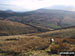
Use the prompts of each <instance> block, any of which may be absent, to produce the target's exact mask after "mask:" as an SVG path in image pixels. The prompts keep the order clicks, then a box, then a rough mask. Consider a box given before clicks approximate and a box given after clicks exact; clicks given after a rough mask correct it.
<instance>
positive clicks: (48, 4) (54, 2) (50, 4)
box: [0, 0, 75, 11]
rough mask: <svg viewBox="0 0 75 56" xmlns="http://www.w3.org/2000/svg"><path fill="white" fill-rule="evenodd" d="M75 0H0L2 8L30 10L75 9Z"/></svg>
mask: <svg viewBox="0 0 75 56" xmlns="http://www.w3.org/2000/svg"><path fill="white" fill-rule="evenodd" d="M74 7H75V0H0V10H14V11H30V10H36V9H40V8H48V9H62V10H72V11H75V8H74Z"/></svg>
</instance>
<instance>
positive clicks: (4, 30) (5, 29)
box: [0, 20, 49, 36]
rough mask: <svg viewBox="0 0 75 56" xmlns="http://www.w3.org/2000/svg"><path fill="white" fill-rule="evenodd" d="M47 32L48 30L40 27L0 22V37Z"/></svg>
mask: <svg viewBox="0 0 75 56" xmlns="http://www.w3.org/2000/svg"><path fill="white" fill-rule="evenodd" d="M44 31H49V29H45V28H43V27H42V28H41V27H36V28H35V27H33V26H30V25H26V24H22V23H17V22H12V21H6V20H0V36H4V35H15V34H29V33H35V32H44Z"/></svg>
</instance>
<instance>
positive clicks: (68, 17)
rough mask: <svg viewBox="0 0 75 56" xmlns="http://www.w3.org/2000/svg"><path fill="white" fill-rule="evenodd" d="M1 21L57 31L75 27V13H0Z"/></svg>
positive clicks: (42, 11)
mask: <svg viewBox="0 0 75 56" xmlns="http://www.w3.org/2000/svg"><path fill="white" fill-rule="evenodd" d="M0 19H1V20H10V21H16V22H20V23H23V24H33V25H37V26H42V27H48V28H53V29H57V28H62V27H70V26H74V25H75V12H72V11H63V10H49V9H39V10H35V11H29V12H7V11H0Z"/></svg>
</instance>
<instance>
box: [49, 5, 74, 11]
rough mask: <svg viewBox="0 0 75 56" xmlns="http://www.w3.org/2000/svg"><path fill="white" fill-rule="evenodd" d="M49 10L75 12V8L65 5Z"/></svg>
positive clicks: (52, 7)
mask: <svg viewBox="0 0 75 56" xmlns="http://www.w3.org/2000/svg"><path fill="white" fill-rule="evenodd" d="M48 9H57V10H68V11H74V10H75V8H74V6H64V5H55V6H51V7H48Z"/></svg>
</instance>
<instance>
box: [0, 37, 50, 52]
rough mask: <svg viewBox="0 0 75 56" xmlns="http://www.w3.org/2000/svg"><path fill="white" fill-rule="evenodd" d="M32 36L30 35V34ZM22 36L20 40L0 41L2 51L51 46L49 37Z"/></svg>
mask: <svg viewBox="0 0 75 56" xmlns="http://www.w3.org/2000/svg"><path fill="white" fill-rule="evenodd" d="M29 37H30V36H29ZM29 37H28V38H20V39H18V40H16V41H15V40H11V39H10V41H6V40H5V41H0V51H2V52H7V53H10V52H14V53H19V52H26V51H28V50H44V49H46V48H48V46H49V44H50V43H49V39H47V38H33V37H30V38H29Z"/></svg>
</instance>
